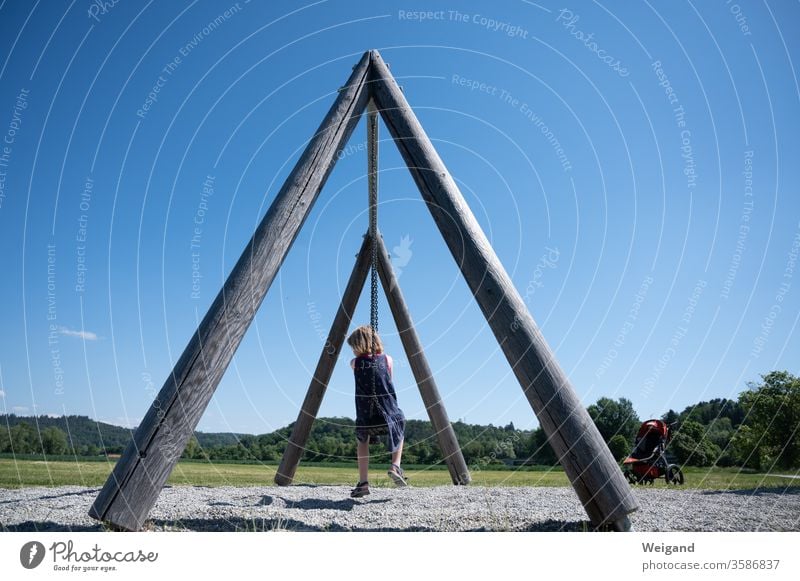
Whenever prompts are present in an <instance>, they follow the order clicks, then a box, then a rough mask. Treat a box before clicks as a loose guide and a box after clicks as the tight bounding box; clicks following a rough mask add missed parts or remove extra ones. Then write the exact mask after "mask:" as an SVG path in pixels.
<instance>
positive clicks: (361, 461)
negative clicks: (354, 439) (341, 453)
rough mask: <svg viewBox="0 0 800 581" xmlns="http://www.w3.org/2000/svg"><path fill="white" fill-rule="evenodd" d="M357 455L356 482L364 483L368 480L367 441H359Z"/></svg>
mask: <svg viewBox="0 0 800 581" xmlns="http://www.w3.org/2000/svg"><path fill="white" fill-rule="evenodd" d="M357 453H358V481H359V482H366V481H367V480H369V441H367V442H362V441H360V440H359V442H358V446H357Z"/></svg>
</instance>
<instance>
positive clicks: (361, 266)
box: [275, 236, 372, 486]
mask: <svg viewBox="0 0 800 581" xmlns="http://www.w3.org/2000/svg"><path fill="white" fill-rule="evenodd" d="M371 252H372V244H371V238H370V237H369V236H364V242H363V244H362V245H361V250H359V252H358V254H357V255H356V263H355V265H354V266H353V273H352V274H351V275H350V280H348V281H347V287H346V288H345V291H344V294H343V295H342V300H341V302H340V303H339V309H338V310H337V311H336V316H335V317H334V318H333V323H332V324H331V330H330V332H329V333H328V339H327V340H326V341H325V346H324V347H323V349H322V353H321V354H320V356H319V361H318V362H317V368H316V369H315V370H314V376H313V377H312V378H311V384H310V385H309V386H308V392H307V393H306V397H305V399H304V400H303V406H302V407H301V408H300V414H299V415H298V416H297V421H296V422H295V423H294V427H293V428H292V435H291V436H290V437H289V442H288V444H287V445H286V450H284V452H283V458H282V459H281V464H280V466H279V467H278V472H277V474H275V483H276V484H279V485H281V486H288V485H289V484H291V483H292V480H294V475H295V472H296V471H297V465H298V464H299V463H300V459H301V458H302V457H303V452H305V447H306V443H307V442H308V435H309V433H310V432H311V427H312V426H313V425H314V420H315V419H316V417H317V414H318V413H319V406H320V404H322V398H323V397H325V390H326V389H327V388H328V382H330V380H331V374H332V373H333V368H334V367H335V366H336V361H337V360H338V359H339V353H340V352H341V350H342V344H343V343H344V339H345V336H346V335H347V329H348V328H349V327H350V321H351V320H352V318H353V313H354V312H355V309H356V305H357V304H358V299H359V297H360V296H361V291H362V290H363V288H364V282H365V281H366V280H367V273H368V272H369V269H370V258H371V255H372V254H371Z"/></svg>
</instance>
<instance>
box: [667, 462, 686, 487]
mask: <svg viewBox="0 0 800 581" xmlns="http://www.w3.org/2000/svg"><path fill="white" fill-rule="evenodd" d="M666 481H667V484H679V485H680V484H683V471H682V470H681V469H680V467H679V466H677V465H675V464H670V466H669V468H667V473H666Z"/></svg>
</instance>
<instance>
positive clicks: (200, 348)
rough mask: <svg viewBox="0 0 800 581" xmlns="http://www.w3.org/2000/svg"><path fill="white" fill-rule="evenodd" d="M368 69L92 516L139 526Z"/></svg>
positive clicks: (350, 125)
mask: <svg viewBox="0 0 800 581" xmlns="http://www.w3.org/2000/svg"><path fill="white" fill-rule="evenodd" d="M368 70H369V53H365V54H364V56H363V57H362V58H361V60H360V61H359V63H358V64H357V65H356V66H355V67H354V68H353V72H352V74H351V75H350V78H349V79H348V81H347V84H346V85H345V87H343V88H342V89H341V90H340V92H339V94H338V96H337V97H336V100H335V102H334V104H333V106H332V107H331V109H330V111H329V112H328V114H327V115H326V116H325V119H324V120H323V122H322V124H321V125H320V127H319V129H318V130H317V132H316V134H315V135H314V136H313V137H312V139H311V141H310V142H309V143H308V145H307V146H306V149H305V151H304V152H303V155H302V156H301V157H300V160H299V161H298V162H297V165H296V166H295V167H294V169H293V170H292V172H291V173H290V174H289V177H288V178H287V179H286V182H285V183H284V184H283V187H282V188H281V189H280V191H279V192H278V194H277V196H276V197H275V201H274V202H273V203H272V205H271V206H270V208H269V210H268V211H267V214H266V215H265V216H264V218H263V220H262V221H261V223H260V224H259V226H258V228H257V229H256V232H255V234H254V235H253V237H252V239H251V240H250V242H249V243H248V245H247V247H246V248H245V249H244V252H243V253H242V256H241V257H240V258H239V260H238V262H237V263H236V266H235V267H234V268H233V271H232V272H231V274H230V275H229V276H228V279H227V280H226V281H225V285H224V286H223V287H222V290H221V291H220V292H219V294H218V295H217V297H216V299H215V300H214V302H213V303H212V305H211V308H210V309H209V311H208V313H206V316H205V317H204V318H203V320H202V322H201V323H200V326H199V327H198V328H197V330H196V331H195V333H194V334H193V335H192V338H191V340H190V341H189V344H188V345H187V347H186V349H185V350H184V352H183V354H182V355H181V357H180V359H178V362H177V363H176V364H175V367H174V369H173V370H172V373H171V374H170V375H169V377H167V380H166V382H165V383H164V386H163V387H162V388H161V391H160V392H159V394H158V396H157V397H156V399H155V401H154V402H153V405H152V406H151V407H150V409H149V410H148V412H147V414H146V415H145V417H144V419H143V420H142V423H141V425H140V426H139V428H138V429H137V430H136V433H135V434H134V437H133V441H132V442H131V443H130V444H129V445H128V447H127V448H126V449H125V452H124V453H123V455H122V457H121V458H120V460H119V461H118V462H117V465H116V466H115V467H114V471H113V472H112V474H111V476H110V477H109V478H108V480H107V481H106V483H105V486H104V487H103V489H102V490H101V491H100V494H99V495H98V496H97V498H96V499H95V502H94V504H93V505H92V508H91V510H90V511H89V514H90V516H92V517H93V518H96V519H99V520H103V521H107V522H110V523H112V524H114V525H115V526H116V527H118V528H122V529H127V530H138V529H140V528H141V526H142V524H143V523H144V521H145V519H146V518H147V514H148V513H149V512H150V509H151V508H152V507H153V505H154V504H155V502H156V499H157V498H158V495H159V493H160V492H161V489H162V487H163V486H164V483H165V482H166V480H167V478H168V477H169V474H170V473H171V472H172V469H173V468H174V466H175V464H176V463H177V461H178V459H179V458H180V456H181V454H182V453H183V450H184V448H185V447H186V444H187V442H188V441H189V438H190V437H191V435H192V433H193V432H194V430H195V428H196V427H197V423H198V422H199V421H200V417H201V416H202V414H203V412H204V411H205V409H206V406H207V405H208V402H209V400H210V399H211V396H212V395H213V393H214V390H215V389H216V387H217V385H218V384H219V381H220V379H221V378H222V374H223V373H224V372H225V369H226V368H227V367H228V364H229V363H230V361H231V358H232V357H233V354H234V352H235V351H236V348H237V347H238V346H239V343H240V342H241V340H242V337H243V336H244V333H245V331H246V330H247V328H248V327H249V325H250V323H251V322H252V320H253V317H254V316H255V313H256V310H257V309H258V307H259V305H260V304H261V302H262V300H263V299H264V295H265V294H266V292H267V289H268V288H269V287H270V285H271V283H272V281H273V279H274V277H275V274H276V273H277V271H278V269H279V267H280V265H281V263H282V262H283V260H284V258H285V257H286V253H287V252H288V251H289V248H290V247H291V245H292V242H294V239H295V238H296V236H297V232H298V231H299V230H300V227H301V226H302V224H303V222H304V221H305V219H306V216H307V215H308V212H309V210H310V209H311V206H312V205H313V204H314V201H315V200H316V198H317V196H318V194H319V192H320V190H321V189H322V186H323V185H324V184H325V181H326V179H327V178H328V175H329V174H330V172H331V170H332V169H333V166H334V165H335V163H336V159H337V156H338V155H339V153H340V152H341V150H342V148H343V147H344V145H345V144H346V143H347V140H348V139H349V138H350V135H351V134H352V132H353V129H354V128H355V126H356V124H357V123H358V120H359V118H360V116H361V113H362V112H363V110H364V108H365V106H366V104H367V100H368V97H369V91H368V90H366V87H365V80H366V77H367V73H368Z"/></svg>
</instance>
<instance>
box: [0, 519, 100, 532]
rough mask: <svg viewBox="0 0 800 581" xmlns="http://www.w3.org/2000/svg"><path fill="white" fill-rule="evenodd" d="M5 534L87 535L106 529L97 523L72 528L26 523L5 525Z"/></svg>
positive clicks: (48, 523)
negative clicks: (86, 533)
mask: <svg viewBox="0 0 800 581" xmlns="http://www.w3.org/2000/svg"><path fill="white" fill-rule="evenodd" d="M2 530H3V532H6V533H15V532H40V533H85V532H102V531H104V530H105V529H104V528H103V525H101V524H100V523H97V524H96V525H78V526H70V525H65V524H62V523H57V522H52V521H40V522H35V521H30V520H29V521H25V522H21V523H18V524H15V525H3V527H2Z"/></svg>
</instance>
